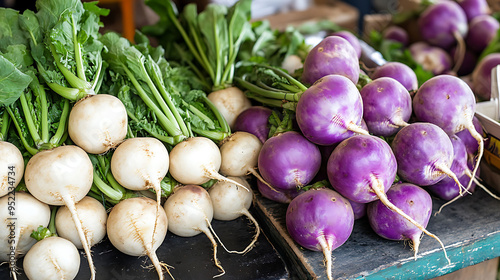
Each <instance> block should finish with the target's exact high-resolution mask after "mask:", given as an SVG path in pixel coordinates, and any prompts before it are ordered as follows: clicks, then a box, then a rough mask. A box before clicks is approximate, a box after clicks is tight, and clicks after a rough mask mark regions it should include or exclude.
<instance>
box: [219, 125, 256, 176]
mask: <svg viewBox="0 0 500 280" xmlns="http://www.w3.org/2000/svg"><path fill="white" fill-rule="evenodd" d="M261 149H262V142H261V141H260V140H259V138H257V136H255V135H253V134H251V133H248V132H244V131H237V132H235V133H233V134H232V135H231V136H229V137H227V138H226V139H224V141H223V142H222V145H221V146H220V154H221V165H220V170H219V171H220V172H221V173H222V174H223V175H226V176H233V177H240V176H245V175H247V174H248V173H252V174H254V175H255V176H256V177H259V174H258V173H257V172H256V171H255V169H256V168H257V161H258V159H259V153H260V150H261Z"/></svg>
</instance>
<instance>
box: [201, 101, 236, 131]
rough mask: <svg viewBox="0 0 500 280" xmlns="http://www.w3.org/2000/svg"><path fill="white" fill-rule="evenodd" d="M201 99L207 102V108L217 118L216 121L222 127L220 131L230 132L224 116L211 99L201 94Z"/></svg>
mask: <svg viewBox="0 0 500 280" xmlns="http://www.w3.org/2000/svg"><path fill="white" fill-rule="evenodd" d="M202 99H203V101H204V102H205V104H207V106H208V108H210V110H212V112H213V113H214V114H215V117H216V118H217V121H219V124H220V126H221V128H222V131H223V132H225V133H227V134H228V135H229V134H231V128H230V127H229V124H228V123H227V121H226V118H224V116H223V115H222V114H221V113H220V112H219V110H218V109H217V107H215V105H214V104H213V103H212V101H210V99H208V98H207V97H206V96H203V97H202Z"/></svg>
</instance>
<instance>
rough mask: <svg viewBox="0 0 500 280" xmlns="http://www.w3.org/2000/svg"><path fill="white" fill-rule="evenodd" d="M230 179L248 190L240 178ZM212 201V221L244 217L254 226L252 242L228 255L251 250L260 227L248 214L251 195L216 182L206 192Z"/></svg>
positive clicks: (229, 185) (225, 183)
mask: <svg viewBox="0 0 500 280" xmlns="http://www.w3.org/2000/svg"><path fill="white" fill-rule="evenodd" d="M229 178H230V179H232V180H234V181H237V182H239V183H240V184H242V185H246V186H247V187H248V188H249V189H250V185H249V184H248V182H247V181H246V180H244V179H242V178H241V177H229ZM208 194H209V195H210V198H211V199H212V206H213V209H214V219H216V220H221V221H232V220H234V219H236V218H239V217H240V216H242V215H245V216H246V217H247V218H248V219H249V220H250V221H252V223H253V224H254V225H255V236H254V238H253V240H252V242H251V243H250V244H249V245H248V246H247V247H246V248H245V249H244V250H243V251H241V252H237V251H229V252H230V253H238V254H245V253H247V252H248V251H250V250H252V248H253V246H254V245H255V242H257V239H258V238H259V235H260V226H259V224H258V223H257V220H255V218H254V217H253V216H252V214H250V212H249V211H248V209H250V206H251V205H252V199H253V194H252V193H251V192H248V191H246V190H244V189H242V188H240V187H238V186H237V185H235V184H232V183H228V182H217V183H215V184H214V185H213V186H212V187H210V189H209V190H208Z"/></svg>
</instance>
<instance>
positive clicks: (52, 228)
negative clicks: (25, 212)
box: [48, 206, 59, 236]
mask: <svg viewBox="0 0 500 280" xmlns="http://www.w3.org/2000/svg"><path fill="white" fill-rule="evenodd" d="M57 209H59V207H58V206H52V209H51V211H50V222H49V227H48V229H49V231H50V233H51V234H53V235H54V236H57V229H56V214H57Z"/></svg>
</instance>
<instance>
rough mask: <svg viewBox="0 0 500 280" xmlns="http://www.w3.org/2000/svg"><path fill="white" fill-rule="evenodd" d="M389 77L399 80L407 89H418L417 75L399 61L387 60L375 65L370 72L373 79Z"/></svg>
mask: <svg viewBox="0 0 500 280" xmlns="http://www.w3.org/2000/svg"><path fill="white" fill-rule="evenodd" d="M381 77H389V78H393V79H395V80H396V81H398V82H400V83H401V84H402V85H403V86H404V87H405V88H406V89H407V90H408V91H414V90H417V89H418V80H417V75H416V74H415V72H414V71H413V69H411V68H410V67H409V66H408V65H406V64H403V63H401V62H388V63H386V64H384V65H382V66H380V67H377V68H376V69H375V71H373V73H372V74H371V77H370V78H372V79H373V80H375V79H378V78H381Z"/></svg>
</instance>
